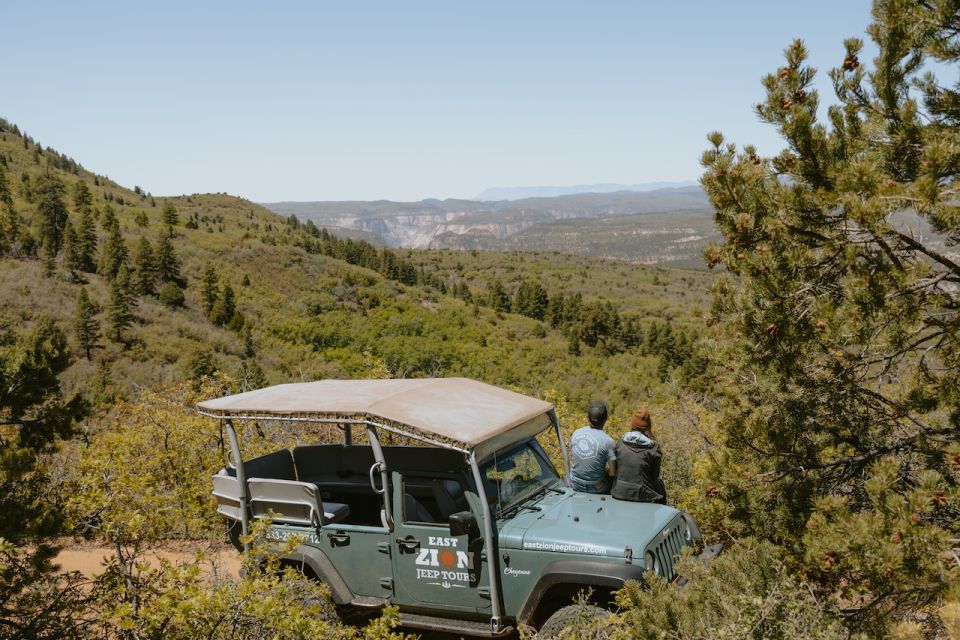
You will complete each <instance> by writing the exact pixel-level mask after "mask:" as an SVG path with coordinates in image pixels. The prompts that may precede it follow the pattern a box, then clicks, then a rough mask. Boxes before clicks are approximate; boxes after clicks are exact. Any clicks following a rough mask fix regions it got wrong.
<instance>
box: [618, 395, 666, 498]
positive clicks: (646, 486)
mask: <svg viewBox="0 0 960 640" xmlns="http://www.w3.org/2000/svg"><path fill="white" fill-rule="evenodd" d="M662 457H663V454H662V453H661V451H660V445H659V444H658V443H657V441H656V440H654V439H653V429H652V422H651V420H650V412H649V411H648V410H647V409H646V408H644V409H638V410H636V411H634V413H633V418H631V420H630V431H628V432H627V433H625V434H624V435H623V437H622V438H620V442H618V443H617V475H616V478H615V480H614V483H613V490H612V491H611V492H610V493H611V495H612V496H613V497H614V498H616V499H617V500H629V501H631V502H656V503H658V504H666V503H667V490H666V488H665V487H664V486H663V480H661V479H660V462H661V459H662Z"/></svg>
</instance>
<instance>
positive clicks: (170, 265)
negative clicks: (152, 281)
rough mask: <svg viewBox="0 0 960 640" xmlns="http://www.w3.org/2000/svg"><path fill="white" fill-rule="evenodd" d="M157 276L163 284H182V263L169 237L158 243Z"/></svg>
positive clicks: (164, 236)
mask: <svg viewBox="0 0 960 640" xmlns="http://www.w3.org/2000/svg"><path fill="white" fill-rule="evenodd" d="M157 276H158V277H159V278H160V280H161V282H177V283H179V282H180V262H179V261H178V260H177V254H176V253H174V251H173V244H172V243H171V242H170V237H169V236H168V235H161V236H160V240H159V241H158V242H157Z"/></svg>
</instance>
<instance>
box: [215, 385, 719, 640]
mask: <svg viewBox="0 0 960 640" xmlns="http://www.w3.org/2000/svg"><path fill="white" fill-rule="evenodd" d="M198 410H199V411H200V412H201V413H202V414H204V415H207V416H210V417H213V418H217V419H220V420H222V421H223V422H224V426H225V427H226V432H227V436H228V438H229V442H230V450H231V455H230V456H229V457H228V461H227V465H226V467H224V468H223V469H222V470H221V471H220V472H218V473H217V474H216V475H214V477H213V487H214V491H213V495H214V496H215V497H216V499H217V505H218V512H219V513H220V514H222V515H223V516H225V517H226V518H228V519H230V520H231V521H233V522H232V524H233V525H237V524H238V525H239V529H240V530H241V531H242V532H243V533H246V532H247V530H248V526H249V522H250V520H251V519H269V520H270V522H271V524H270V529H269V537H272V538H274V539H277V540H284V539H286V538H288V537H290V536H294V535H296V536H302V537H303V539H304V542H303V543H302V544H300V545H299V547H298V548H297V551H296V553H294V554H292V555H289V556H285V557H284V561H285V562H288V563H293V564H295V565H296V566H297V567H298V568H299V569H300V570H301V571H303V572H304V573H306V574H308V575H310V576H313V577H316V578H317V579H318V580H322V581H323V582H325V583H326V584H327V585H328V586H329V587H330V591H331V593H332V594H333V599H334V601H335V602H336V604H337V605H339V607H340V608H341V609H343V610H347V611H356V610H366V611H376V610H377V609H379V608H381V607H383V606H384V605H388V604H391V605H395V606H397V607H399V609H400V612H401V620H402V624H403V625H404V626H406V627H410V628H416V629H427V630H439V631H447V632H453V633H459V634H464V635H473V636H486V637H498V636H503V635H508V634H510V633H512V632H513V631H514V628H515V627H516V626H518V625H529V626H532V627H535V628H538V629H539V628H543V627H544V626H545V625H546V626H547V627H548V628H555V627H557V626H558V625H559V624H560V623H562V622H563V619H564V617H565V616H568V615H569V614H570V611H571V610H570V608H569V607H570V605H571V603H572V600H573V598H575V597H576V596H577V594H578V593H580V592H581V591H590V592H591V596H590V597H591V598H592V600H593V601H594V602H596V603H598V604H601V605H605V604H608V603H609V600H610V595H611V593H612V592H613V591H614V590H616V589H619V588H620V587H622V586H623V583H624V581H626V580H642V576H643V573H644V571H646V570H652V571H655V572H657V573H658V574H659V575H662V576H664V577H665V578H667V579H670V580H672V579H675V577H676V576H675V574H674V569H673V564H674V562H675V560H676V559H677V557H678V555H679V553H680V550H681V549H682V548H683V547H684V546H689V545H692V544H693V541H694V539H695V538H697V537H699V531H698V529H697V525H696V523H695V522H694V521H693V519H692V518H690V517H689V516H688V515H686V514H684V513H682V512H680V511H678V510H676V509H673V508H671V507H666V506H661V505H656V504H645V503H636V502H621V501H618V500H614V499H612V498H611V497H610V496H603V495H590V494H585V493H578V492H575V491H573V490H572V489H571V488H570V487H569V486H568V485H569V468H568V464H567V452H566V447H565V445H564V442H563V438H562V436H561V431H560V425H559V424H558V421H557V418H556V413H555V412H554V408H553V405H551V404H549V403H547V402H543V401H540V400H536V399H534V398H529V397H527V396H524V395H521V394H518V393H514V392H511V391H506V390H504V389H500V388H498V387H494V386H490V385H487V384H483V383H480V382H476V381H473V380H467V379H463V378H446V379H422V380H324V381H319V382H308V383H299V384H286V385H278V386H274V387H268V388H265V389H260V390H257V391H251V392H247V393H241V394H237V395H233V396H227V397H224V398H217V399H213V400H208V401H205V402H201V403H199V405H198ZM240 420H257V421H283V422H290V423H297V422H303V423H318V424H325V425H328V426H329V427H330V428H331V429H339V430H340V431H342V434H343V438H342V444H341V443H339V442H338V443H337V444H311V445H303V446H297V447H294V448H293V449H292V450H291V449H282V450H280V451H275V452H273V453H270V454H267V455H264V456H261V457H258V458H254V459H251V460H244V459H243V457H242V455H241V452H240V443H239V439H238V436H237V431H236V430H235V429H234V422H235V421H240ZM355 438H356V440H357V442H356V443H354V439H355ZM394 439H400V440H406V441H408V442H409V441H413V444H415V445H416V446H389V445H388V444H387V442H392V441H393V440H394ZM554 439H556V440H559V442H558V443H556V440H554ZM337 440H339V437H338V438H337ZM550 440H553V441H554V442H555V443H556V445H555V446H557V451H558V452H559V454H560V455H559V456H558V457H562V459H563V467H564V468H563V474H562V475H561V474H560V473H559V472H558V471H557V469H556V468H555V467H554V465H553V464H552V463H551V460H550V456H549V455H548V454H547V452H546V451H545V449H544V445H545V444H546V445H548V446H549V443H550ZM385 441H386V442H385ZM236 461H243V462H242V464H237V463H236ZM233 528H234V529H236V528H238V527H236V526H234V527H233ZM236 539H237V540H238V539H239V538H236ZM236 544H238V547H239V546H240V545H239V542H237V543H236ZM718 552H719V547H718V546H715V547H709V548H707V549H706V550H704V552H703V553H702V554H701V555H702V557H704V558H709V557H712V556H714V555H716V553H718Z"/></svg>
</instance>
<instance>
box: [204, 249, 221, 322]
mask: <svg viewBox="0 0 960 640" xmlns="http://www.w3.org/2000/svg"><path fill="white" fill-rule="evenodd" d="M219 280H220V278H219V277H218V276H217V270H216V268H215V267H214V266H213V265H212V264H210V263H209V262H208V263H207V266H205V267H204V268H203V276H202V278H201V281H200V301H201V303H202V304H203V313H204V314H206V316H207V317H208V318H209V317H212V313H213V307H214V306H215V305H216V304H217V301H218V300H219V299H220V290H219V287H220V282H219Z"/></svg>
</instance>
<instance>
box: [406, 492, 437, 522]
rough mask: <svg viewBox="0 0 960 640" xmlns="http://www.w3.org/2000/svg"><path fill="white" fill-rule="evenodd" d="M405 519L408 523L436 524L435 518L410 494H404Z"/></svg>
mask: <svg viewBox="0 0 960 640" xmlns="http://www.w3.org/2000/svg"><path fill="white" fill-rule="evenodd" d="M403 519H404V520H405V521H406V522H434V521H435V518H434V517H433V516H432V515H431V514H430V512H429V511H427V508H426V507H425V506H423V505H422V504H420V501H419V500H417V499H416V498H414V497H413V496H412V495H410V494H409V493H404V494H403Z"/></svg>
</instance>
